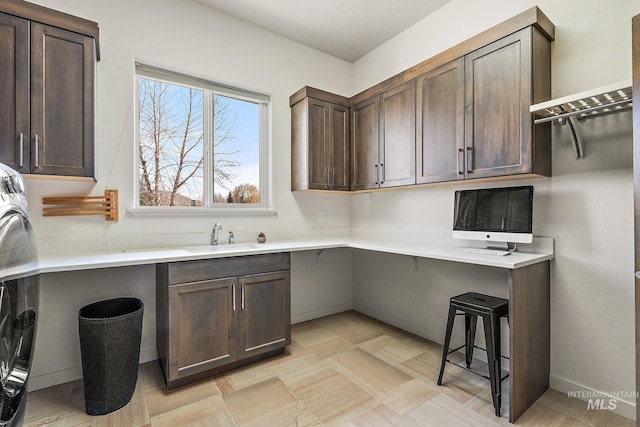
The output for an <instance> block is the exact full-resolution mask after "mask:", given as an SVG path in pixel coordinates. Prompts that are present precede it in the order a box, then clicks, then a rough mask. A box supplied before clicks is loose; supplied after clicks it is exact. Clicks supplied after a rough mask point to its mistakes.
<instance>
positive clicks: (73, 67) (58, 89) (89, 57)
mask: <svg viewBox="0 0 640 427" xmlns="http://www.w3.org/2000/svg"><path fill="white" fill-rule="evenodd" d="M31 40H32V46H31V106H32V108H31V142H32V144H33V145H32V147H33V148H32V150H31V171H32V173H36V174H48V175H68V176H85V177H94V75H95V71H94V68H95V62H94V61H95V60H94V58H95V53H94V52H95V45H94V39H93V38H91V37H85V36H82V35H80V34H77V33H73V32H70V31H65V30H62V29H59V28H55V27H49V26H46V25H42V24H38V23H32V25H31Z"/></svg>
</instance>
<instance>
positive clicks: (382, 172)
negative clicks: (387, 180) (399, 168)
mask: <svg viewBox="0 0 640 427" xmlns="http://www.w3.org/2000/svg"><path fill="white" fill-rule="evenodd" d="M380 177H381V179H380V184H384V164H383V163H380Z"/></svg>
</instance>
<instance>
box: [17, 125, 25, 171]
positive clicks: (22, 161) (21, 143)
mask: <svg viewBox="0 0 640 427" xmlns="http://www.w3.org/2000/svg"><path fill="white" fill-rule="evenodd" d="M19 150H20V154H19V155H18V159H20V160H19V161H18V164H19V165H20V167H23V166H24V133H22V132H20V148H19Z"/></svg>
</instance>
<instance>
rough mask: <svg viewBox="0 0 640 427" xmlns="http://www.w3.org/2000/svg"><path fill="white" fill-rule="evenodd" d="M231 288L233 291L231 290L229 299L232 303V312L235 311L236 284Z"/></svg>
mask: <svg viewBox="0 0 640 427" xmlns="http://www.w3.org/2000/svg"><path fill="white" fill-rule="evenodd" d="M231 288H232V289H233V290H232V297H231V299H232V301H233V303H232V304H233V311H236V284H235V283H234V284H233V285H232V286H231Z"/></svg>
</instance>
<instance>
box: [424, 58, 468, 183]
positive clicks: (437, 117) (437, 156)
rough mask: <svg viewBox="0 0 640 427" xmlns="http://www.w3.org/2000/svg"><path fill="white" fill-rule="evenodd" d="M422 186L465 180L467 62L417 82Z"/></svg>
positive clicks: (437, 70) (454, 65)
mask: <svg viewBox="0 0 640 427" xmlns="http://www.w3.org/2000/svg"><path fill="white" fill-rule="evenodd" d="M416 86H417V94H416V129H417V131H416V138H417V144H416V145H417V147H416V149H417V154H416V163H417V171H416V174H417V177H416V181H417V183H418V184H424V183H429V182H441V181H455V180H457V179H464V176H465V172H464V59H463V58H460V59H458V60H455V61H452V62H450V63H448V64H445V65H443V66H441V67H438V68H436V69H435V70H432V71H430V72H428V73H426V74H424V75H422V76H420V77H418V79H417V84H416Z"/></svg>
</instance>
